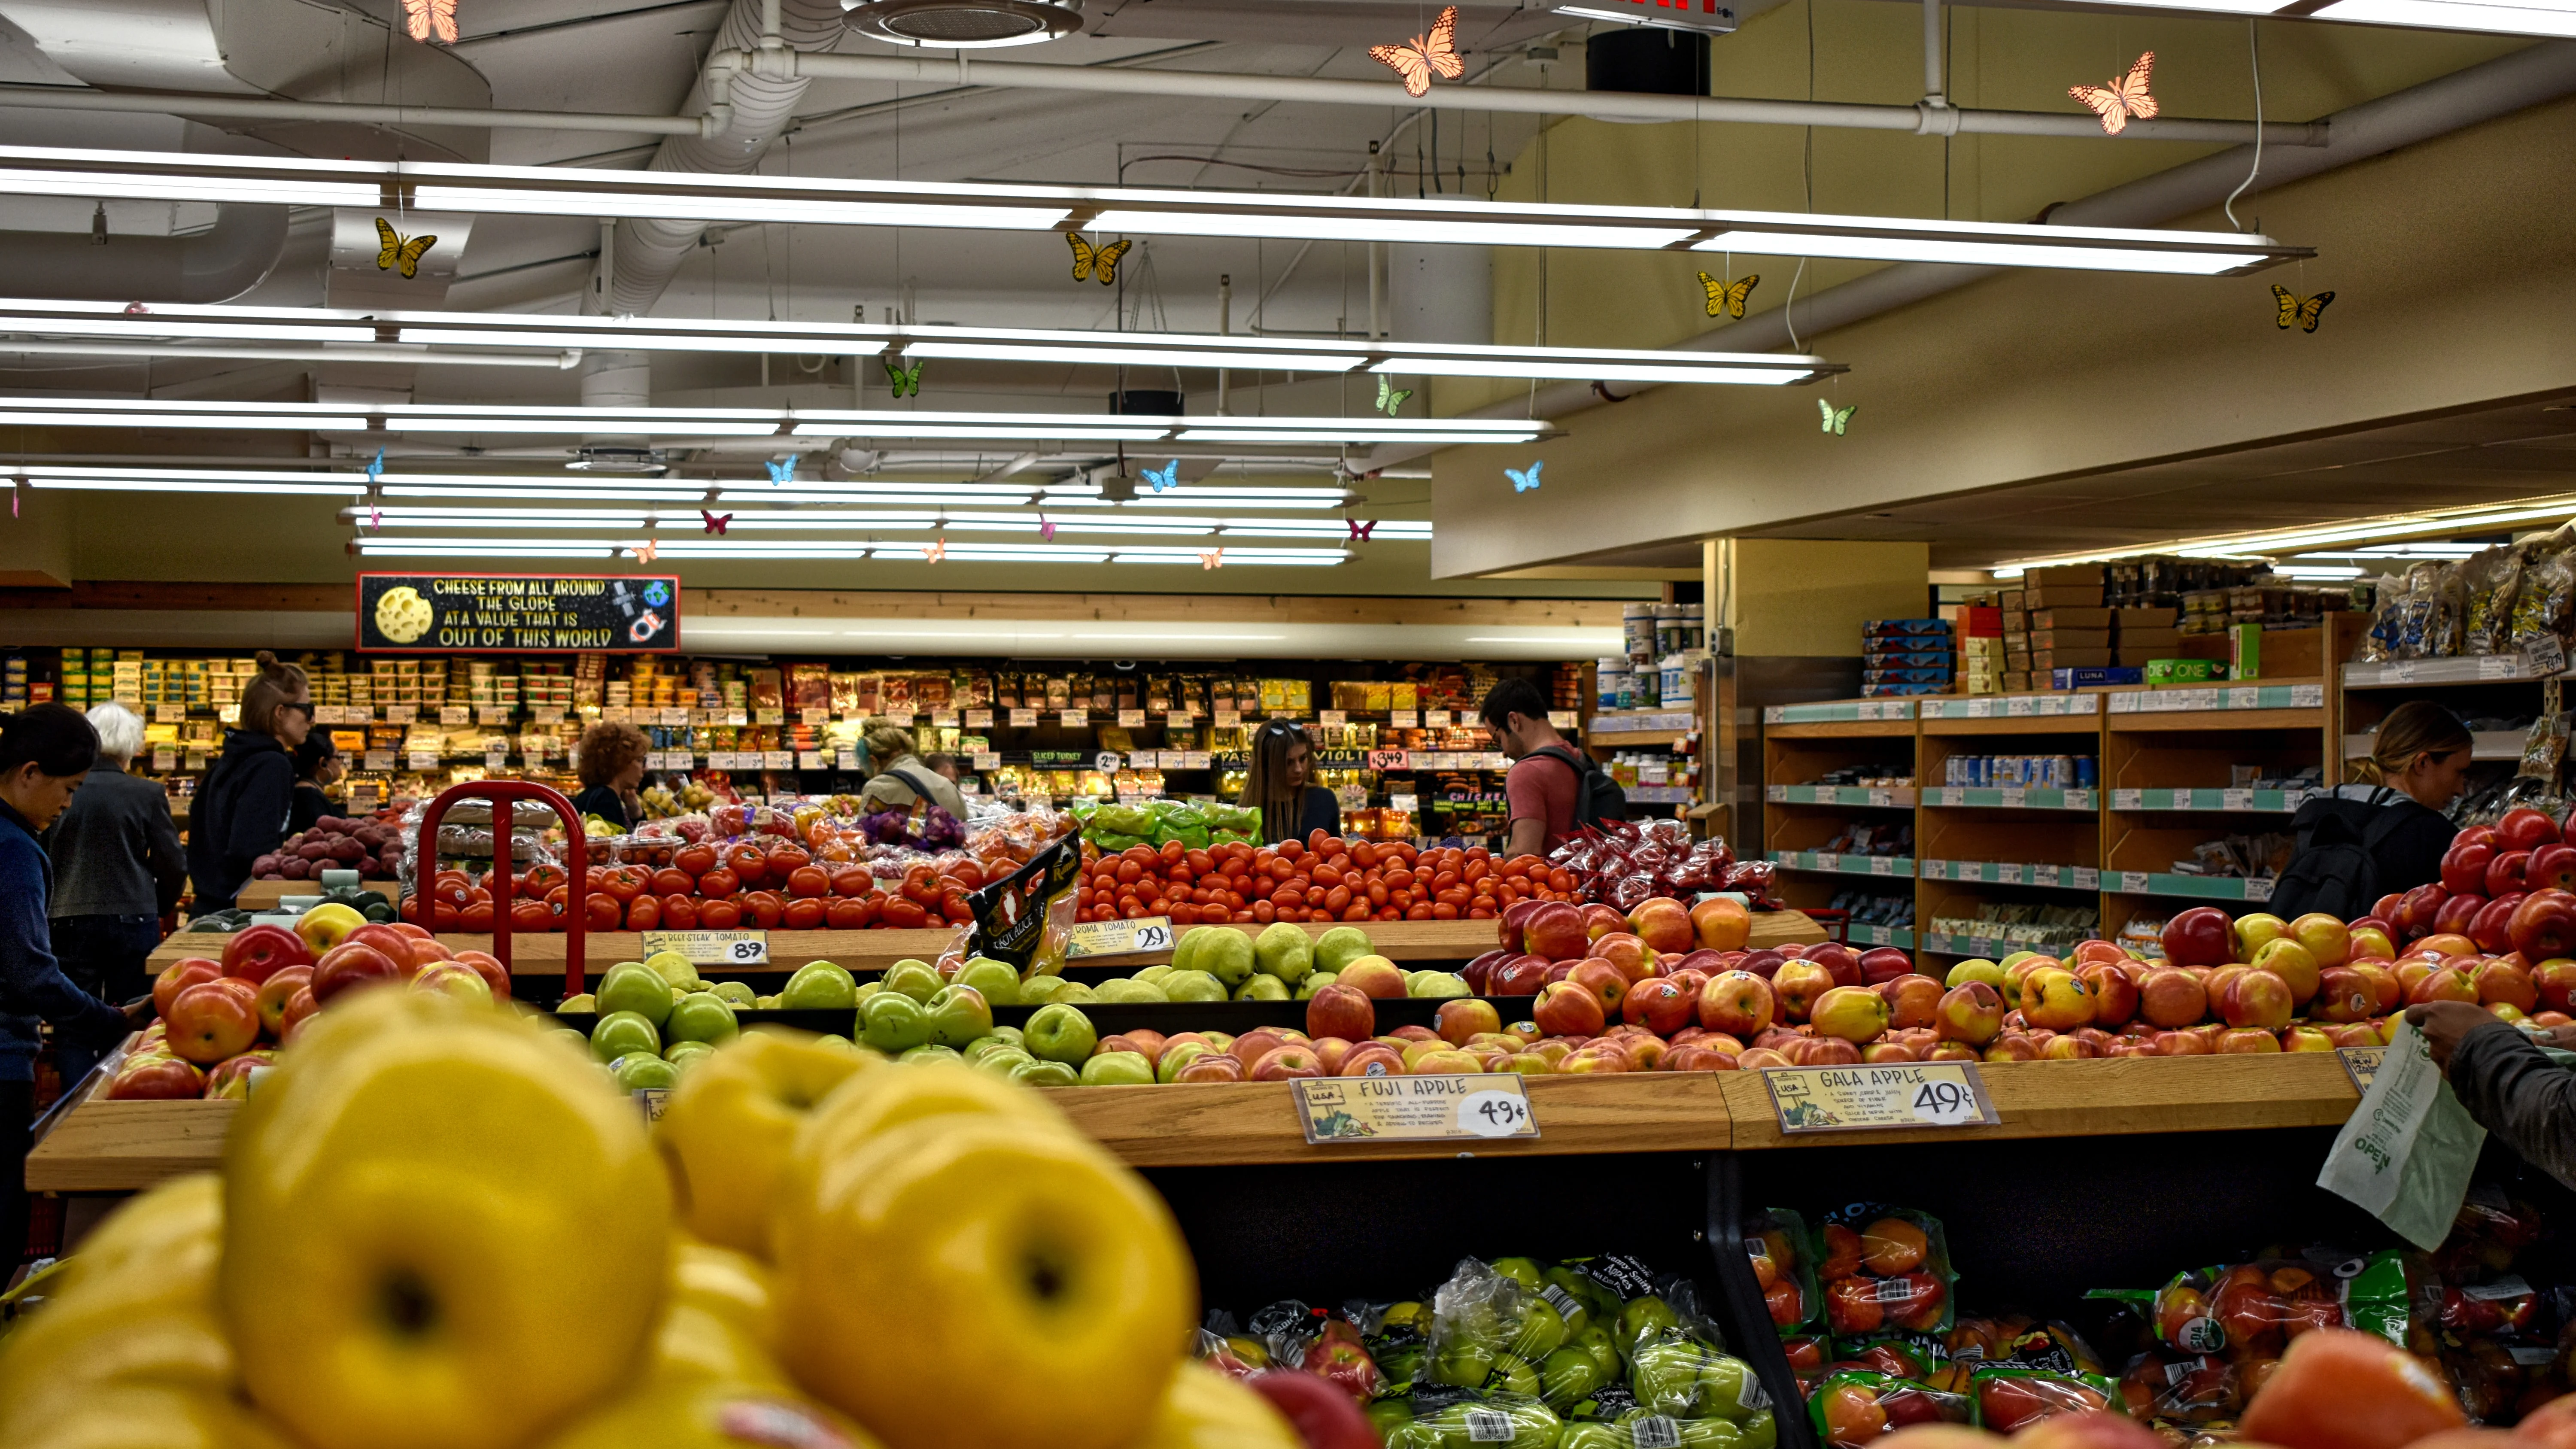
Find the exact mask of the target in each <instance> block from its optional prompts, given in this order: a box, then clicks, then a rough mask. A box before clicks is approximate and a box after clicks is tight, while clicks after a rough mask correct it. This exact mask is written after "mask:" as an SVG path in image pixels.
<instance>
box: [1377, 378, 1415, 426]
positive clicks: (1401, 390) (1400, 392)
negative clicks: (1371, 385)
mask: <svg viewBox="0 0 2576 1449" xmlns="http://www.w3.org/2000/svg"><path fill="white" fill-rule="evenodd" d="M1411 396H1413V389H1411V388H1405V387H1390V386H1388V385H1387V380H1386V374H1385V373H1383V372H1381V373H1379V374H1378V375H1377V406H1378V411H1380V412H1383V413H1385V414H1386V415H1387V416H1388V417H1394V416H1395V410H1396V409H1397V408H1400V407H1402V406H1404V400H1405V399H1406V398H1409V397H1411Z"/></svg>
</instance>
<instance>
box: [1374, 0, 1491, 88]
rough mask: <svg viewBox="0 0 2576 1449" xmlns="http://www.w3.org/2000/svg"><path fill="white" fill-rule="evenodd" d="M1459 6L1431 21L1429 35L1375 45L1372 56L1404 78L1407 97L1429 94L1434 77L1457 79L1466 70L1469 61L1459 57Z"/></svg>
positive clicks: (1448, 9) (1447, 10)
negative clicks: (1393, 43)
mask: <svg viewBox="0 0 2576 1449" xmlns="http://www.w3.org/2000/svg"><path fill="white" fill-rule="evenodd" d="M1457 40H1458V7H1457V6H1455V5H1452V6H1450V7H1448V8H1447V9H1445V10H1442V11H1441V12H1440V18H1439V19H1437V20H1434V21H1432V22H1431V33H1430V34H1429V35H1417V36H1415V37H1413V40H1412V43H1411V44H1408V45H1372V46H1370V47H1369V58H1370V59H1372V60H1375V61H1378V62H1380V63H1381V64H1384V65H1386V66H1387V67H1389V68H1391V69H1392V70H1394V72H1395V73H1396V74H1397V75H1399V76H1402V77H1404V93H1405V94H1406V95H1408V96H1418V95H1424V94H1427V93H1428V92H1429V91H1430V89H1431V77H1432V76H1433V75H1435V74H1436V75H1438V76H1439V77H1440V78H1441V79H1443V80H1456V79H1457V78H1458V77H1460V76H1462V75H1465V74H1466V73H1467V62H1465V61H1463V60H1460V59H1459V58H1458V45H1457Z"/></svg>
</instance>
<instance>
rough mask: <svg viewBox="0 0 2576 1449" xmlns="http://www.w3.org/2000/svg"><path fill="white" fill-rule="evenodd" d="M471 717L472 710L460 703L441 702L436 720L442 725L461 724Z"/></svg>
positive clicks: (472, 716) (472, 715)
mask: <svg viewBox="0 0 2576 1449" xmlns="http://www.w3.org/2000/svg"><path fill="white" fill-rule="evenodd" d="M473 718H474V714H473V711H471V710H469V709H467V708H466V707H465V706H464V705H461V704H442V705H440V706H439V707H438V722H439V723H440V724H443V725H461V724H464V723H466V722H468V721H469V720H471V719H473Z"/></svg>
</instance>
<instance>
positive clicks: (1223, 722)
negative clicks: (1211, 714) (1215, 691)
mask: <svg viewBox="0 0 2576 1449" xmlns="http://www.w3.org/2000/svg"><path fill="white" fill-rule="evenodd" d="M1215 714H1216V727H1217V728H1218V729H1221V730H1223V729H1232V728H1234V727H1235V726H1236V725H1239V724H1241V723H1243V715H1242V713H1241V711H1238V710H1231V709H1221V710H1217V711H1216V712H1215Z"/></svg>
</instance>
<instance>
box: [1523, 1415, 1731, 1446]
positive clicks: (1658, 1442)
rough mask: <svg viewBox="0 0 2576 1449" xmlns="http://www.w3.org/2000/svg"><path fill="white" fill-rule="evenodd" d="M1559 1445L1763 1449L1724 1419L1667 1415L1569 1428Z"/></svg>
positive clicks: (1586, 1424) (1567, 1427) (1569, 1425)
mask: <svg viewBox="0 0 2576 1449" xmlns="http://www.w3.org/2000/svg"><path fill="white" fill-rule="evenodd" d="M1776 1438H1777V1436H1776V1435H1775V1436H1773V1438H1772V1439H1766V1440H1763V1441H1760V1442H1762V1443H1769V1442H1773V1441H1774V1440H1776ZM1556 1444H1557V1449H1759V1445H1758V1444H1757V1443H1756V1441H1754V1440H1752V1439H1751V1438H1749V1437H1748V1436H1747V1435H1746V1434H1745V1432H1744V1430H1743V1429H1741V1428H1739V1427H1738V1426H1736V1425H1734V1424H1731V1423H1728V1422H1727V1421H1726V1420H1724V1419H1675V1418H1672V1417H1670V1416H1668V1415H1664V1414H1631V1415H1629V1416H1628V1417H1626V1418H1624V1419H1621V1420H1618V1421H1616V1422H1603V1423H1579V1424H1568V1425H1566V1426H1565V1432H1564V1433H1563V1434H1561V1435H1559V1436H1558V1438H1557V1441H1556Z"/></svg>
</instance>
